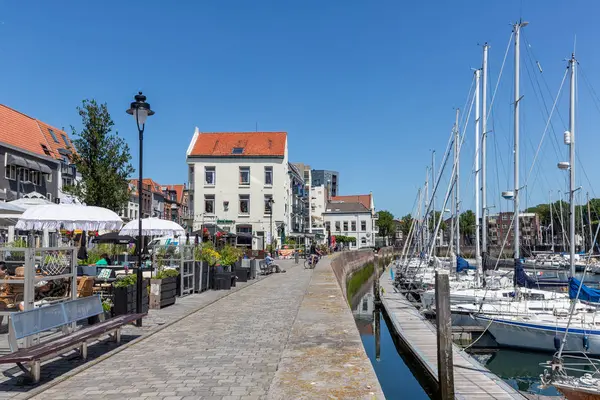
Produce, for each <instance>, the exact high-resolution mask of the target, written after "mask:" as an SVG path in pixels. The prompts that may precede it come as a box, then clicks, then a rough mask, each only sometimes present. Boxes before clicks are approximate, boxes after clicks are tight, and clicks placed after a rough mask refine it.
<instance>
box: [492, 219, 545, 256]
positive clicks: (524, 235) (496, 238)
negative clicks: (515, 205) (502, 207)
mask: <svg viewBox="0 0 600 400" xmlns="http://www.w3.org/2000/svg"><path fill="white" fill-rule="evenodd" d="M512 220H513V212H501V213H499V214H495V215H490V216H489V217H488V230H487V231H488V243H489V245H490V246H497V247H500V246H502V243H503V242H504V239H505V238H507V239H506V243H505V244H504V248H505V249H511V248H512V247H513V243H514V231H513V229H514V227H513V226H512V223H511V222H512ZM519 221H520V226H519V228H520V235H521V246H536V245H539V244H541V243H542V228H541V225H540V217H539V215H537V214H536V213H521V214H519Z"/></svg>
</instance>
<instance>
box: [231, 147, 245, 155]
mask: <svg viewBox="0 0 600 400" xmlns="http://www.w3.org/2000/svg"><path fill="white" fill-rule="evenodd" d="M243 152H244V148H243V147H234V148H233V149H232V150H231V154H242V153H243Z"/></svg>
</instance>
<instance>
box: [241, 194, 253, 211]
mask: <svg viewBox="0 0 600 400" xmlns="http://www.w3.org/2000/svg"><path fill="white" fill-rule="evenodd" d="M242 202H246V211H243V210H242ZM238 203H239V207H238V213H239V214H240V215H250V195H249V194H240V196H239V202H238Z"/></svg>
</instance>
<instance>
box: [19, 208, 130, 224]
mask: <svg viewBox="0 0 600 400" xmlns="http://www.w3.org/2000/svg"><path fill="white" fill-rule="evenodd" d="M122 225H123V221H122V220H121V217H119V216H118V215H117V214H116V213H115V212H114V211H111V210H109V209H106V208H102V207H94V206H83V205H75V204H44V205H39V206H33V207H30V208H28V209H27V210H25V212H24V213H23V214H22V215H21V216H20V217H19V222H17V225H16V228H17V229H22V230H35V231H41V230H44V229H50V230H52V229H54V230H59V229H61V228H64V229H66V230H69V231H74V230H76V229H81V230H84V231H98V230H102V229H107V230H116V229H119V228H120V227H121V226H122Z"/></svg>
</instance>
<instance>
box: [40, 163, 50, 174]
mask: <svg viewBox="0 0 600 400" xmlns="http://www.w3.org/2000/svg"><path fill="white" fill-rule="evenodd" d="M39 166H40V171H41V172H42V174H49V175H51V174H52V170H51V169H50V167H49V166H47V165H46V164H42V163H39Z"/></svg>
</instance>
